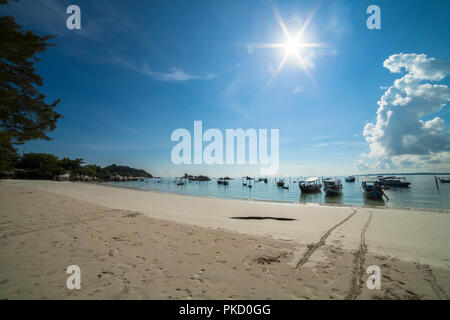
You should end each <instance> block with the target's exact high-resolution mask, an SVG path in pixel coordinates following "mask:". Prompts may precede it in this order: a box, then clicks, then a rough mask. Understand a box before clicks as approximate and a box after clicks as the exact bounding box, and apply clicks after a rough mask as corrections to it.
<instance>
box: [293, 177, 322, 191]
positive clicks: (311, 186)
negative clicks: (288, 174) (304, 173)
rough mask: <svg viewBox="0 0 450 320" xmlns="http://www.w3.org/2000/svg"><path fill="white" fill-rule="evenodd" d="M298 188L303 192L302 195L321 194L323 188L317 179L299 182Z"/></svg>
mask: <svg viewBox="0 0 450 320" xmlns="http://www.w3.org/2000/svg"><path fill="white" fill-rule="evenodd" d="M298 186H299V188H300V190H301V191H302V193H316V192H320V188H322V184H321V183H320V180H319V178H317V177H312V178H308V179H306V180H304V181H299V183H298Z"/></svg>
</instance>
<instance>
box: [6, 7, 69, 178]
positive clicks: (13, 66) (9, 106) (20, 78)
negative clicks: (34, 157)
mask: <svg viewBox="0 0 450 320" xmlns="http://www.w3.org/2000/svg"><path fill="white" fill-rule="evenodd" d="M6 3H8V1H7V0H0V5H1V4H6ZM51 38H52V36H44V37H42V36H39V35H36V34H34V33H33V32H32V31H24V30H22V27H21V26H20V25H18V24H17V23H16V21H15V19H14V18H13V17H12V16H9V15H6V16H2V17H0V42H1V45H0V142H1V143H0V170H4V169H7V168H8V167H11V166H12V165H13V164H14V162H15V161H16V158H15V157H16V156H15V155H16V150H15V148H14V145H18V144H23V143H25V142H26V141H29V140H34V139H45V140H50V137H49V136H48V135H47V133H48V132H50V131H53V130H55V128H56V123H57V121H58V119H59V118H61V115H60V114H59V113H58V112H56V111H55V110H54V109H55V107H56V105H57V104H58V103H59V101H60V100H59V99H58V100H56V101H54V102H53V103H51V104H47V103H46V102H45V98H46V97H45V95H43V94H42V93H41V92H40V91H39V87H41V86H42V84H43V80H42V78H41V77H40V76H39V75H38V74H37V73H36V68H35V63H36V62H39V59H38V57H37V55H38V54H40V53H42V52H44V51H45V50H47V48H48V47H50V46H52V44H50V43H49V42H48V41H49V40H50V39H51Z"/></svg>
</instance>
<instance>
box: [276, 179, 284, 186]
mask: <svg viewBox="0 0 450 320" xmlns="http://www.w3.org/2000/svg"><path fill="white" fill-rule="evenodd" d="M277 187H280V188H282V187H284V181H283V180H280V181H277Z"/></svg>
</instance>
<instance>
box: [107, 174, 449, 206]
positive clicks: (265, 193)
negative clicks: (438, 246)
mask: <svg viewBox="0 0 450 320" xmlns="http://www.w3.org/2000/svg"><path fill="white" fill-rule="evenodd" d="M339 178H341V180H342V183H343V185H344V190H343V194H342V195H341V196H327V195H325V193H324V192H323V191H322V192H320V193H317V194H302V193H301V192H300V189H299V187H298V183H294V181H297V178H290V180H289V178H285V179H284V181H285V182H287V185H289V186H290V188H289V190H286V189H280V188H278V187H277V186H276V184H275V180H274V179H270V180H269V182H268V183H267V184H265V183H264V182H254V181H253V182H252V185H253V187H252V188H248V187H244V186H242V182H241V180H240V179H234V180H231V181H230V185H229V186H223V185H218V184H217V181H216V179H213V180H212V181H210V182H191V183H186V185H184V186H177V185H176V183H175V182H174V181H175V180H174V179H173V178H172V179H169V178H166V179H164V178H163V179H161V183H158V180H157V179H147V180H145V181H131V182H108V184H112V185H118V186H123V187H131V188H137V189H144V190H158V191H164V192H171V193H177V194H186V195H194V196H202V197H214V198H228V199H252V200H265V201H280V202H291V203H299V202H313V203H322V204H340V205H375V206H386V207H408V208H430V209H445V210H450V184H448V183H447V184H439V190H438V188H437V187H436V183H435V180H434V177H433V176H432V175H408V176H406V179H407V181H409V182H411V185H410V187H409V188H393V187H391V188H390V189H389V190H385V193H386V195H387V196H388V197H389V201H378V200H370V199H366V198H365V197H364V196H363V194H362V190H361V180H362V179H367V177H358V178H357V180H356V181H355V182H353V183H349V182H345V181H344V177H339ZM289 181H290V182H291V183H289Z"/></svg>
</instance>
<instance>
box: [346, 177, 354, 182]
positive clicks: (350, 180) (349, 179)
mask: <svg viewBox="0 0 450 320" xmlns="http://www.w3.org/2000/svg"><path fill="white" fill-rule="evenodd" d="M355 180H356V178H355V176H349V177H347V178H345V182H355Z"/></svg>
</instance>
